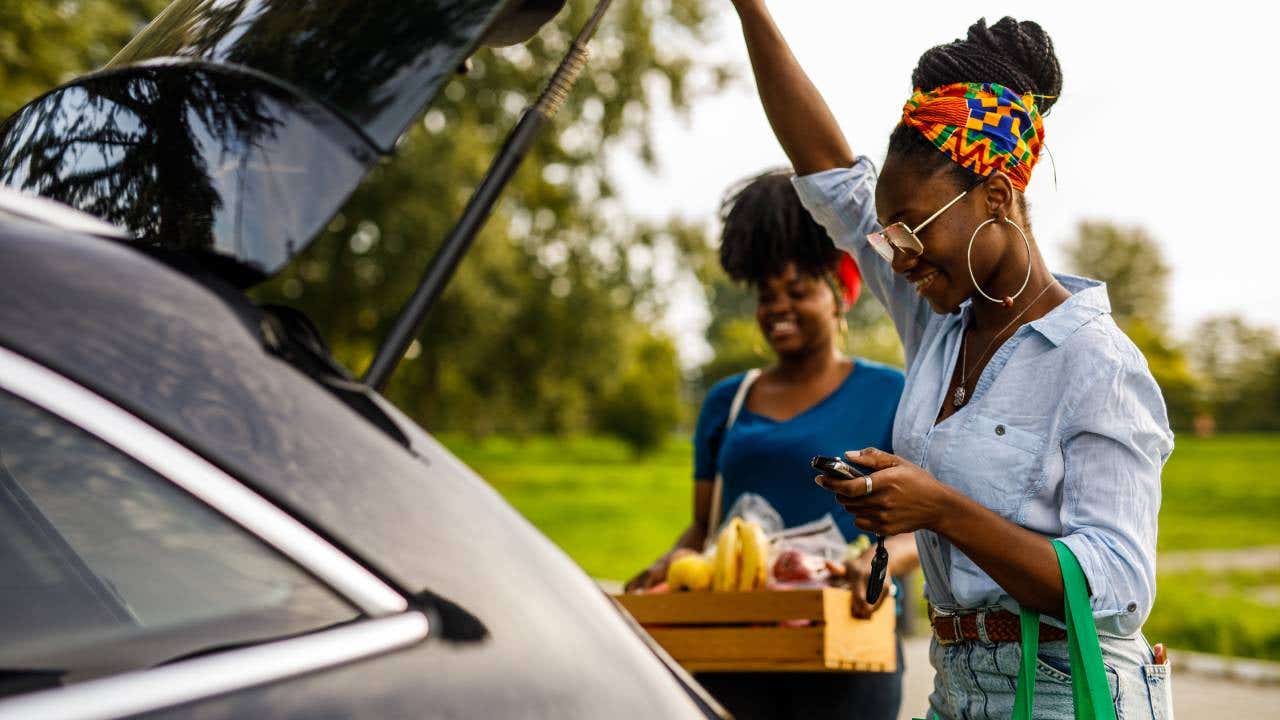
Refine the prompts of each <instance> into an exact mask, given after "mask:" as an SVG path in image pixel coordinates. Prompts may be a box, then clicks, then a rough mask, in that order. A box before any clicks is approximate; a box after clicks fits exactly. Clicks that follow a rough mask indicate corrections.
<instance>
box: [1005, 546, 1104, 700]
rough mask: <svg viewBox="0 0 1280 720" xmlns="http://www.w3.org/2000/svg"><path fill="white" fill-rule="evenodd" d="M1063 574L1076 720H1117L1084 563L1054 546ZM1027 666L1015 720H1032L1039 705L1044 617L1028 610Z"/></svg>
mask: <svg viewBox="0 0 1280 720" xmlns="http://www.w3.org/2000/svg"><path fill="white" fill-rule="evenodd" d="M1053 549H1054V552H1056V553H1057V555H1058V566H1059V567H1060V568H1061V569H1062V585H1063V589H1064V592H1063V605H1064V607H1063V609H1064V611H1065V612H1064V616H1065V617H1066V619H1067V649H1068V653H1069V654H1070V659H1071V694H1072V697H1073V698H1074V700H1075V709H1076V720H1116V709H1115V705H1114V704H1113V703H1112V701H1111V686H1110V684H1109V683H1108V682H1107V671H1106V666H1104V665H1103V664H1102V646H1101V645H1100V644H1099V643H1098V628H1097V626H1095V625H1094V624H1093V607H1092V606H1091V605H1090V604H1089V585H1088V582H1087V581H1086V580H1085V577H1084V570H1083V569H1081V567H1080V561H1078V560H1076V556H1075V555H1074V554H1073V553H1072V552H1071V548H1068V547H1067V546H1066V545H1065V544H1063V543H1062V542H1060V541H1058V540H1054V541H1053ZM1021 620H1022V665H1021V666H1020V667H1019V668H1018V689H1017V696H1016V697H1015V698H1014V705H1013V720H1032V718H1033V717H1034V715H1033V711H1034V706H1035V682H1036V656H1037V655H1038V654H1039V651H1040V614H1039V613H1037V612H1035V611H1034V610H1027V609H1025V608H1023V610H1022V614H1021Z"/></svg>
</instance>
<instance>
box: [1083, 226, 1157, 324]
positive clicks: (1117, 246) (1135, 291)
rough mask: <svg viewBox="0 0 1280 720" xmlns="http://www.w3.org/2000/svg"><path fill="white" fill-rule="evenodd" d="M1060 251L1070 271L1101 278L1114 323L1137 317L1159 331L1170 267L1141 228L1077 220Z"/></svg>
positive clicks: (1137, 319) (1154, 243) (1123, 322)
mask: <svg viewBox="0 0 1280 720" xmlns="http://www.w3.org/2000/svg"><path fill="white" fill-rule="evenodd" d="M1066 254H1067V264H1068V266H1070V267H1071V268H1072V271H1073V272H1078V273H1080V274H1082V275H1087V276H1089V277H1092V278H1096V279H1098V280H1101V281H1103V282H1105V283H1106V284H1107V294H1108V295H1109V296H1110V298H1111V315H1112V317H1114V318H1115V319H1116V323H1118V324H1119V325H1120V327H1125V328H1127V327H1128V326H1129V325H1130V323H1132V322H1134V321H1139V320H1140V321H1142V322H1143V323H1144V324H1146V325H1147V326H1148V327H1150V328H1152V329H1153V330H1155V331H1156V332H1164V330H1165V326H1166V324H1167V322H1168V317H1167V315H1168V303H1169V277H1170V274H1171V272H1172V271H1171V269H1170V267H1169V263H1168V262H1167V261H1166V260H1165V258H1164V252H1163V251H1162V250H1161V248H1160V244H1159V243H1158V242H1156V240H1155V239H1154V238H1152V237H1151V235H1150V234H1148V233H1147V231H1146V230H1145V229H1143V228H1141V227H1124V226H1121V225H1116V224H1115V223H1111V222H1106V221H1099V220H1094V221H1084V222H1081V223H1080V224H1079V225H1078V226H1077V228H1076V236H1075V238H1074V239H1073V240H1072V241H1071V242H1070V243H1069V244H1068V245H1067V247H1066Z"/></svg>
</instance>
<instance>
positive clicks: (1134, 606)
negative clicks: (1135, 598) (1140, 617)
mask: <svg viewBox="0 0 1280 720" xmlns="http://www.w3.org/2000/svg"><path fill="white" fill-rule="evenodd" d="M1125 609H1126V610H1128V611H1129V612H1131V613H1135V612H1138V603H1134V602H1131V603H1129V607H1127V608H1125Z"/></svg>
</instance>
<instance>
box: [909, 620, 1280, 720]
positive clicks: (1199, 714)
mask: <svg viewBox="0 0 1280 720" xmlns="http://www.w3.org/2000/svg"><path fill="white" fill-rule="evenodd" d="M903 652H904V653H905V655H906V664H907V675H906V681H905V684H904V687H903V702H902V714H901V715H899V716H898V717H899V720H910V718H912V717H920V716H921V711H922V710H924V709H925V708H926V707H927V704H926V703H927V702H928V697H929V691H930V690H931V689H932V687H933V668H931V667H929V639H928V638H911V639H909V640H907V642H906V644H905V646H904V649H903ZM1174 668H1175V670H1174V681H1173V708H1174V714H1175V715H1176V716H1177V720H1253V719H1254V718H1275V717H1280V685H1254V684H1250V683H1243V682H1235V681H1230V680H1220V679H1216V678H1212V677H1205V676H1202V675H1196V674H1192V673H1182V674H1179V673H1178V672H1177V669H1176V668H1177V665H1175V666H1174Z"/></svg>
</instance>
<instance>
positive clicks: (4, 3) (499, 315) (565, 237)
mask: <svg viewBox="0 0 1280 720" xmlns="http://www.w3.org/2000/svg"><path fill="white" fill-rule="evenodd" d="M165 4H166V3H165V2H164V0H114V1H112V2H108V1H107V0H65V1H58V2H55V1H53V0H48V1H33V0H0V115H3V116H7V115H8V114H9V113H11V112H12V111H14V110H16V109H17V108H18V107H20V106H21V105H22V104H24V103H25V102H27V101H29V100H30V99H32V98H33V97H35V96H36V95H38V94H39V93H41V92H43V91H45V90H48V89H50V88H51V87H53V86H54V85H56V84H58V83H61V82H64V81H66V80H68V79H70V78H71V77H74V76H75V75H77V74H80V73H83V72H86V71H88V70H91V69H93V68H95V67H97V66H99V65H101V64H102V63H103V62H105V61H106V60H108V59H109V58H110V57H111V56H112V55H114V54H115V53H116V52H117V51H118V50H119V49H120V48H121V47H123V45H124V44H125V42H126V41H127V40H128V38H129V37H130V36H131V35H132V34H133V33H135V32H136V31H137V30H138V29H139V28H140V27H141V26H142V24H143V23H144V22H145V21H147V20H148V19H149V18H150V17H152V16H154V14H155V13H157V12H158V11H159V10H160V9H161V8H162V7H163V6H164V5H165ZM708 5H709V3H704V0H663V1H661V2H657V3H654V2H651V1H647V0H617V1H616V2H615V3H614V6H613V7H612V8H611V10H610V12H609V14H608V15H607V16H606V20H605V23H604V24H603V25H602V26H601V28H600V30H599V32H598V33H597V35H596V37H595V39H594V41H593V42H592V44H591V49H592V56H591V59H590V61H589V63H588V65H587V68H586V70H585V72H584V73H583V75H582V77H581V79H580V80H579V82H578V86H577V87H576V88H575V90H574V92H573V93H572V95H571V96H570V99H569V101H568V102H567V103H566V105H565V107H564V108H563V109H562V111H561V112H560V114H559V116H558V117H557V118H556V119H555V121H554V122H553V123H551V124H550V125H549V126H548V127H547V128H546V129H545V130H544V132H543V134H542V136H541V137H540V139H539V141H538V142H537V144H536V145H535V147H534V148H533V149H532V151H531V152H530V154H529V156H528V158H527V159H526V160H525V162H524V164H523V166H522V168H521V170H520V171H519V173H518V174H517V175H516V177H515V179H514V180H513V181H512V183H511V184H510V185H509V186H508V188H507V190H506V192H505V194H504V197H503V200H502V202H501V203H500V205H499V207H498V208H497V211H496V212H495V214H494V217H493V218H492V219H491V220H490V221H489V223H488V225H487V226H486V228H485V229H484V231H483V232H482V233H481V235H480V237H479V238H478V239H477V242H476V244H475V246H474V248H473V249H472V251H471V253H470V254H469V255H468V256H467V258H466V259H465V261H464V262H463V264H462V266H461V267H460V269H459V272H458V274H457V276H456V277H455V279H454V281H453V282H452V284H451V285H450V287H449V289H448V291H447V292H446V293H445V294H444V296H443V297H442V298H441V300H440V302H439V303H438V304H437V306H436V307H435V308H434V310H433V312H432V314H431V315H430V317H428V319H427V322H426V326H425V328H424V330H423V332H422V334H421V335H420V337H419V338H418V342H417V343H416V344H415V346H414V347H413V348H412V349H411V350H410V357H409V359H407V360H406V361H405V362H404V363H403V364H402V365H401V367H400V369H399V370H398V372H397V374H396V376H395V377H394V378H393V380H392V383H391V386H390V388H389V393H388V394H389V396H390V397H391V399H392V400H393V401H395V402H396V403H397V404H398V405H399V406H400V407H402V408H404V409H405V410H406V411H407V412H409V413H410V414H411V415H413V416H415V417H416V418H417V419H418V420H420V421H422V422H423V423H424V424H426V425H428V426H430V427H433V428H434V429H456V430H464V431H469V432H472V433H487V432H515V433H532V432H547V431H549V432H573V431H582V430H592V429H597V428H600V427H602V426H604V425H605V424H606V421H605V418H608V422H607V424H608V425H609V426H610V427H613V428H622V426H623V424H624V423H622V422H621V420H619V417H620V415H622V414H625V412H624V411H625V408H626V407H627V403H628V402H632V403H633V410H634V413H635V416H636V417H641V418H645V422H648V423H652V424H654V428H653V434H652V437H659V438H660V437H663V436H665V434H666V433H668V432H669V431H670V430H671V427H672V425H673V424H674V423H675V422H676V421H677V419H678V415H679V413H675V414H672V412H671V411H670V408H671V406H672V405H673V404H675V405H677V406H678V403H679V401H680V398H681V392H682V388H681V385H680V382H679V375H678V372H679V371H678V365H677V364H676V360H675V356H674V353H671V352H664V351H661V348H667V349H669V348H670V342H669V341H667V340H663V339H662V338H661V337H660V336H659V335H658V334H657V333H656V332H655V331H654V330H653V329H652V327H653V326H654V323H655V322H656V320H657V319H658V318H659V317H660V316H661V315H662V312H663V309H664V306H665V303H666V294H665V288H666V285H667V284H668V283H669V279H668V278H664V276H663V273H661V272H659V269H660V268H659V267H658V265H659V264H658V263H655V262H653V258H654V257H656V256H659V255H662V256H667V257H675V258H676V259H677V264H680V262H679V258H681V257H683V256H684V255H685V254H687V253H689V252H695V251H697V248H698V246H699V245H700V244H702V243H703V240H702V238H701V236H700V235H698V234H697V233H693V232H691V231H690V229H689V228H687V227H684V226H681V225H680V224H678V223H671V224H667V225H662V226H656V227H649V226H641V225H638V224H636V223H633V222H631V221H629V220H628V219H627V218H626V216H625V214H624V213H623V212H622V209H621V207H620V205H619V203H618V201H617V200H616V199H615V197H614V194H615V193H614V188H613V186H612V183H611V181H610V178H609V176H608V174H607V172H606V168H605V166H604V165H603V163H602V158H603V157H604V156H605V155H606V153H607V152H609V151H611V150H613V149H623V148H631V149H633V151H635V152H638V153H639V154H640V155H641V156H642V157H644V158H646V159H652V157H653V151H652V148H653V142H654V138H653V136H652V133H651V131H650V130H651V128H650V124H649V123H650V121H649V110H650V107H651V105H652V103H654V102H655V101H658V100H660V99H661V96H662V95H665V96H666V99H667V100H668V101H669V102H670V103H671V104H672V105H674V106H675V107H676V108H685V107H687V106H688V103H689V100H690V99H691V98H692V97H693V92H694V91H693V89H692V85H691V81H693V80H697V82H698V84H699V85H700V86H702V87H715V86H718V85H719V84H720V83H723V82H724V81H725V79H726V78H727V77H728V76H727V74H726V73H725V72H724V71H723V70H722V69H719V68H710V69H707V68H703V67H701V66H700V68H699V69H698V70H696V71H695V70H694V63H693V58H692V57H691V56H690V53H691V52H692V51H694V50H696V48H698V47H699V46H700V45H702V44H703V42H704V41H705V40H706V39H707V33H708V31H709V28H710V18H709V15H708V13H707V10H708V7H707V6H708ZM593 8H594V2H590V1H589V0H571V2H570V3H569V4H568V7H567V8H566V9H565V10H564V11H562V12H561V14H560V16H559V17H557V18H556V19H555V20H554V21H553V22H552V23H551V24H550V25H548V26H547V27H545V28H543V29H542V30H541V31H540V32H539V33H538V35H536V36H535V37H534V38H533V39H532V40H530V41H529V42H528V43H526V44H524V45H520V46H514V47H509V48H502V49H484V50H481V51H479V52H478V53H477V54H476V55H475V56H474V57H473V58H472V62H471V63H470V67H469V71H468V72H467V73H466V74H464V75H459V76H457V77H456V78H455V79H454V80H453V81H452V82H451V83H450V84H449V85H448V86H447V87H446V88H445V90H444V92H443V93H442V94H441V96H440V97H439V98H438V99H437V100H436V101H435V102H433V103H432V107H431V109H430V110H429V111H428V112H427V113H425V114H424V116H423V117H422V118H421V122H418V123H416V124H415V125H414V127H413V128H412V129H411V130H410V131H409V132H408V133H406V135H405V136H404V137H403V138H402V139H401V142H400V144H399V146H398V148H397V153H396V155H395V156H394V157H393V158H392V159H390V160H389V161H388V162H387V163H385V164H384V165H382V166H380V167H379V168H377V169H376V170H375V171H374V172H373V173H372V174H371V176H370V177H369V178H368V179H367V181H366V182H365V184H364V185H363V186H362V187H361V188H360V189H359V190H358V191H357V192H356V193H355V194H354V195H353V196H352V198H351V199H350V200H349V202H348V203H347V204H346V206H345V207H344V208H343V209H342V211H341V212H340V213H339V214H338V215H337V216H336V217H335V218H334V220H333V221H332V223H330V225H329V227H328V229H327V230H326V231H325V232H324V233H322V235H321V236H320V237H319V238H318V239H317V241H316V242H315V243H314V244H313V245H312V246H311V247H310V248H309V249H308V250H307V251H306V252H305V253H304V254H303V255H302V256H300V257H299V258H297V259H296V262H294V263H293V264H291V266H290V267H289V268H287V269H286V271H285V272H284V273H282V274H281V276H280V277H278V278H277V279H275V280H274V281H273V282H271V283H268V284H267V285H265V286H263V287H261V288H258V289H257V290H256V291H255V296H256V298H257V299H259V300H262V301H269V302H284V303H286V304H290V305H294V306H296V307H299V308H300V309H302V310H304V311H305V312H307V314H308V315H309V316H310V317H312V318H313V319H314V320H315V321H316V323H317V325H318V326H319V327H320V328H321V331H322V333H323V334H324V335H325V337H326V338H327V339H328V340H329V341H330V343H331V344H332V346H333V350H334V353H335V355H336V356H337V357H338V359H339V360H340V361H342V362H343V363H344V364H345V365H346V366H347V367H349V368H350V369H352V370H353V371H354V372H355V373H357V374H358V373H360V372H362V371H363V370H364V368H365V366H366V365H367V364H368V362H369V360H370V359H371V357H372V354H373V351H374V348H375V347H376V344H377V342H378V341H379V340H380V339H381V338H382V337H383V336H384V335H385V333H386V330H387V328H388V327H389V325H390V323H391V321H392V319H393V318H394V317H395V315H396V312H397V311H398V310H399V308H400V306H401V304H402V303H403V302H404V300H405V299H406V298H407V297H408V296H409V294H410V293H411V292H412V290H413V288H414V287H415V286H416V285H417V282H418V280H419V278H420V276H421V274H422V271H423V269H424V268H425V266H426V264H427V262H428V260H429V259H430V257H431V256H432V255H433V254H434V252H435V251H436V249H437V248H438V247H439V243H440V240H441V238H442V237H443V236H444V235H445V233H446V232H447V231H448V230H449V228H450V227H451V226H452V225H453V223H454V222H455V220H456V219H457V217H458V215H459V214H460V212H461V210H462V207H463V205H464V204H465V202H466V200H467V198H468V197H469V195H470V193H471V191H472V189H473V188H474V186H475V185H476V184H477V183H478V182H479V180H480V178H481V177H482V175H483V173H484V171H485V169H486V168H487V166H488V163H489V161H490V160H491V159H492V157H493V156H494V155H495V154H496V152H497V150H498V149H499V147H500V145H501V143H502V140H503V137H504V136H505V133H506V132H507V130H508V129H509V128H510V127H512V126H513V125H514V124H515V122H516V120H517V119H518V117H519V115H520V113H521V112H522V110H523V109H524V107H525V106H526V105H527V104H528V103H529V102H531V101H532V99H533V98H535V97H536V96H537V94H538V92H539V91H540V90H541V89H542V87H543V85H544V84H545V82H546V79H547V78H548V77H549V76H550V74H551V72H552V70H553V69H554V68H555V66H556V64H557V63H558V62H559V59H560V58H561V56H562V55H563V54H564V52H565V51H566V50H567V49H568V46H569V42H570V41H571V39H572V37H573V35H574V34H575V33H576V32H577V30H578V28H580V27H581V25H582V24H583V22H584V21H585V20H586V18H587V16H588V15H589V13H590V12H591V11H592V9H593ZM698 73H702V74H703V76H702V77H701V79H698V78H697V77H695V76H697V75H698ZM664 343H665V344H664ZM646 373H648V374H649V375H650V376H651V378H653V379H651V380H650V381H649V382H647V383H645V384H644V385H643V387H644V392H643V393H640V392H637V393H635V394H634V395H632V394H630V393H628V392H627V390H626V388H628V387H633V388H634V387H638V386H639V384H638V383H637V382H636V379H637V378H639V377H640V376H642V375H644V374H646ZM628 378H630V380H629V381H628ZM672 378H675V379H674V380H673V379H672ZM628 382H630V385H628ZM619 431H620V432H623V431H622V430H619ZM625 432H629V433H630V434H631V436H632V437H633V438H639V439H637V440H635V441H636V442H638V443H640V444H651V440H650V439H649V436H646V437H644V438H641V434H638V433H636V432H634V431H631V430H627V431H625Z"/></svg>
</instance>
